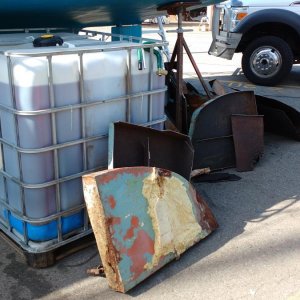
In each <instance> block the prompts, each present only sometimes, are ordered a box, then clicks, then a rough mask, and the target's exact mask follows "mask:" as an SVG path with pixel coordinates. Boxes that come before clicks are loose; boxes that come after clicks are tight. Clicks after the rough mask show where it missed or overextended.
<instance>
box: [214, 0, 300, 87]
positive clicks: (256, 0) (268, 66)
mask: <svg viewBox="0 0 300 300" xmlns="http://www.w3.org/2000/svg"><path fill="white" fill-rule="evenodd" d="M237 52H242V53H243V58H242V69H243V72H244V74H245V76H246V77H247V78H248V79H249V80H250V81H251V82H253V83H256V84H259V85H276V84H277V83H279V82H280V81H281V80H282V79H283V78H284V77H285V76H286V75H287V74H288V73H289V72H290V70H291V68H292V66H293V64H297V63H300V1H292V0H231V1H226V2H222V3H221V4H219V5H217V6H216V7H215V12H214V18H213V42H212V44H211V47H210V50H209V54H212V55H215V56H217V57H222V58H226V59H232V57H233V55H234V53H237Z"/></svg>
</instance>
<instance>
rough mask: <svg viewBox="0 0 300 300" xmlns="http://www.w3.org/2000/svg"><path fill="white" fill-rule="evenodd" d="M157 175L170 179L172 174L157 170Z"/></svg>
mask: <svg viewBox="0 0 300 300" xmlns="http://www.w3.org/2000/svg"><path fill="white" fill-rule="evenodd" d="M158 175H159V176H162V177H171V176H172V172H171V171H169V170H166V169H158Z"/></svg>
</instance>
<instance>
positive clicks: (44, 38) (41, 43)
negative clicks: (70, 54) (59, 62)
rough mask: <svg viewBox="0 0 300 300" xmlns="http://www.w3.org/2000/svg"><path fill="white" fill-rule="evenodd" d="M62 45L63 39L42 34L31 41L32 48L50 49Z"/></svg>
mask: <svg viewBox="0 0 300 300" xmlns="http://www.w3.org/2000/svg"><path fill="white" fill-rule="evenodd" d="M63 43H64V41H63V39H62V38H61V37H60V36H58V35H53V34H44V35H41V36H40V37H38V38H36V39H35V40H34V41H33V46H34V47H51V46H61V45H62V44H63Z"/></svg>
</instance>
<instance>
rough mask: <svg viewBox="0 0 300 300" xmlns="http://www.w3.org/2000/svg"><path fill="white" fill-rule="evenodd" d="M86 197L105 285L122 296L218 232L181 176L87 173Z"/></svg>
mask: <svg viewBox="0 0 300 300" xmlns="http://www.w3.org/2000/svg"><path fill="white" fill-rule="evenodd" d="M83 185H84V196H85V201H86V205H87V209H88V213H89V217H90V220H91V224H92V227H93V230H94V234H95V237H96V240H97V245H98V249H99V252H100V255H101V260H102V263H103V266H104V270H105V274H106V277H107V279H108V282H109V285H110V286H111V287H112V288H113V289H115V290H117V291H120V292H126V291H128V290H130V289H131V288H133V287H134V286H136V285H137V284H138V283H140V282H141V281H143V280H144V279H145V278H147V277H148V276H150V275H151V274H152V273H154V272H155V271H157V270H158V269H160V268H161V267H162V266H164V265H165V264H167V263H168V262H170V261H171V260H173V259H174V258H176V257H179V256H180V255H181V254H182V253H183V252H185V251H186V250H187V249H188V248H190V247H191V246H193V245H194V244H195V243H197V242H198V241H200V240H201V239H203V238H205V237H206V236H207V235H209V234H210V233H211V232H212V231H213V230H214V229H216V228H217V226H218V225H217V222H216V220H215V218H214V216H213V215H212V213H211V211H210V210H209V208H208V206H207V205H206V203H205V202H204V201H203V199H202V198H201V197H200V196H199V195H197V193H196V191H195V189H194V188H193V187H192V186H191V184H190V183H189V182H188V181H187V180H185V179H184V178H183V177H181V176H180V175H177V174H176V173H172V172H170V171H167V170H163V169H157V168H152V167H132V168H122V169H114V170H108V171H102V172H98V173H93V174H91V175H85V176H84V177H83Z"/></svg>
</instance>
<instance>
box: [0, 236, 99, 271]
mask: <svg viewBox="0 0 300 300" xmlns="http://www.w3.org/2000/svg"><path fill="white" fill-rule="evenodd" d="M0 239H2V240H4V241H5V242H6V243H7V244H8V245H9V246H10V247H12V248H13V249H14V250H15V251H16V252H17V253H18V254H19V255H21V256H22V257H23V259H24V260H25V261H26V263H27V265H28V266H30V267H32V268H36V269H42V268H48V267H51V266H53V265H54V264H55V263H56V262H57V261H59V260H62V259H64V258H65V257H67V256H70V255H72V254H74V253H76V252H78V251H81V250H83V249H86V248H88V247H90V246H93V245H95V244H96V241H95V237H94V234H93V233H91V234H88V235H87V236H84V237H82V238H80V239H78V240H75V241H72V242H70V243H68V244H66V245H63V246H61V247H59V248H56V249H53V250H51V251H48V252H43V253H31V252H28V251H26V250H24V249H22V247H21V246H19V245H18V244H17V243H16V242H14V241H13V240H12V239H11V238H10V237H9V236H7V235H6V234H5V233H4V232H3V231H1V230H0Z"/></svg>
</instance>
